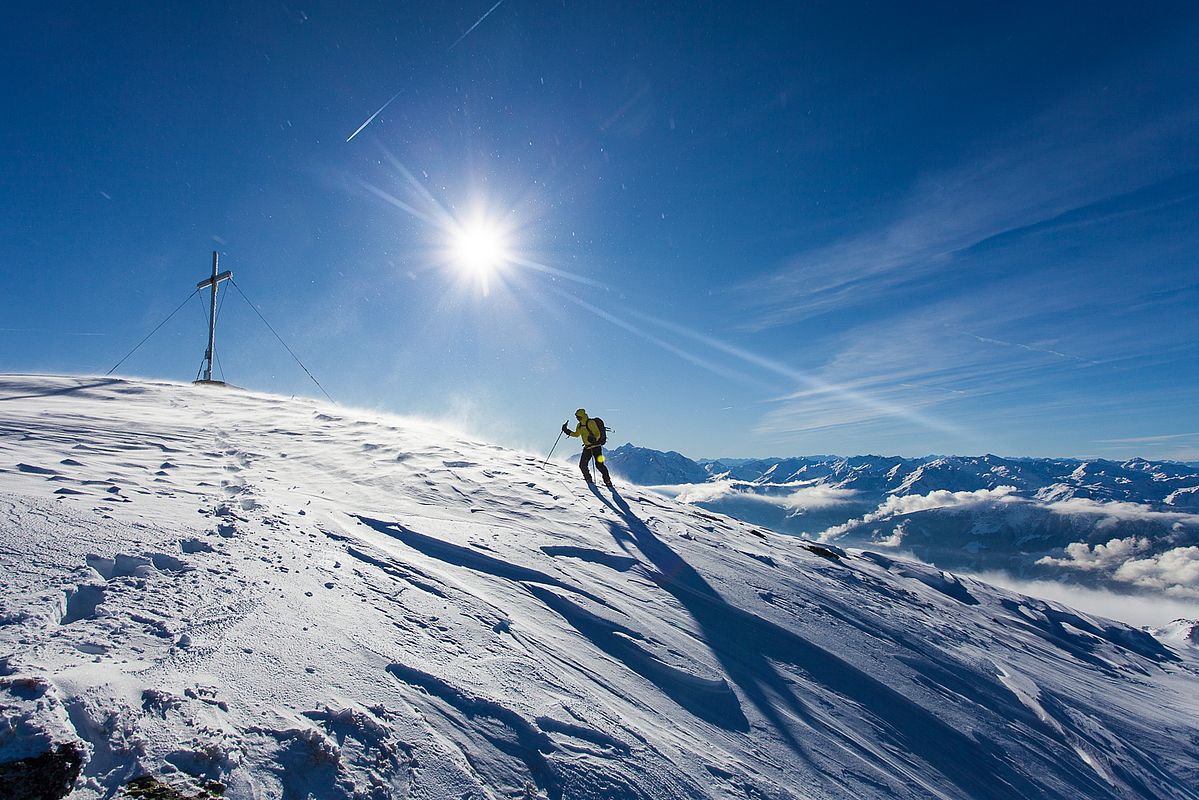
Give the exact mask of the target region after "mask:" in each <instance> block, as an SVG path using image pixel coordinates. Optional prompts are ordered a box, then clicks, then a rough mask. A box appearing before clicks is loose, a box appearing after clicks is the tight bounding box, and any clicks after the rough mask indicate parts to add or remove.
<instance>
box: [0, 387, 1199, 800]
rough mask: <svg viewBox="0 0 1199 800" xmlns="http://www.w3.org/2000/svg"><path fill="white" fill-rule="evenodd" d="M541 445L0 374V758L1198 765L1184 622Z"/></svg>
mask: <svg viewBox="0 0 1199 800" xmlns="http://www.w3.org/2000/svg"><path fill="white" fill-rule="evenodd" d="M540 462H541V459H540V457H538V456H535V455H530V454H524V453H519V452H514V451H511V450H505V449H502V448H499V447H496V446H493V445H490V444H486V443H483V442H478V441H471V440H467V439H464V438H462V437H460V436H458V435H456V434H452V433H448V432H445V431H441V430H438V429H436V428H433V427H430V426H427V425H423V424H420V423H416V422H412V421H407V420H402V419H397V418H392V417H383V416H379V415H374V414H365V413H361V412H354V411H349V410H345V409H339V408H335V407H331V406H328V405H324V404H319V403H315V402H311V401H306V400H289V399H284V398H280V397H272V396H266V395H258V394H252V393H248V392H239V391H234V390H216V389H212V388H207V387H193V386H190V385H181V384H171V383H164V382H145V381H125V380H115V379H76V378H52V377H21V376H7V377H0V476H2V477H0V567H2V569H3V577H2V578H0V581H3V589H4V591H3V594H2V597H0V775H3V769H4V767H3V764H4V763H5V762H12V761H16V760H20V759H27V758H30V757H33V756H36V755H39V754H41V753H44V752H46V751H47V750H49V749H51V748H52V747H53V746H59V745H63V744H69V743H72V742H76V743H79V744H80V745H81V747H82V750H83V753H84V757H85V758H84V764H83V767H82V774H81V776H80V778H79V780H78V782H77V784H76V788H75V792H74V794H73V795H72V797H74V798H86V799H87V800H91V798H101V797H111V796H113V794H114V793H115V792H116V791H117V790H118V788H119V787H121V786H123V785H125V784H126V783H127V782H128V781H129V780H130V779H132V778H135V777H137V776H141V775H147V774H150V775H155V776H158V777H159V778H160V779H162V780H164V781H165V782H167V783H170V784H172V785H174V786H177V787H179V788H180V789H183V790H185V791H195V790H198V789H199V788H200V787H201V786H202V785H203V784H204V782H205V781H219V782H220V783H221V784H223V786H224V787H225V788H224V794H225V796H226V797H229V798H237V799H239V800H240V798H246V799H247V800H248V799H249V798H255V800H261V799H264V798H305V797H310V796H311V797H314V798H378V799H380V800H382V799H383V798H439V799H440V798H450V797H453V798H465V797H495V798H498V797H538V796H540V797H548V798H569V799H570V800H575V799H576V798H595V799H596V800H598V799H599V798H608V799H613V798H614V799H616V800H621V799H623V798H734V797H736V798H744V797H753V798H779V799H781V798H816V797H819V798H842V797H844V798H850V797H852V798H863V799H869V798H894V797H900V798H928V797H937V798H980V799H991V798H994V800H999V799H1000V798H1003V799H1004V800H1008V799H1009V798H1079V797H1087V798H1127V797H1145V798H1148V797H1155V798H1199V789H1197V788H1196V786H1197V785H1199V722H1197V720H1199V713H1197V712H1199V654H1197V652H1196V648H1194V647H1191V646H1190V645H1189V644H1185V642H1189V641H1191V640H1190V639H1188V638H1187V636H1189V634H1186V635H1183V634H1179V633H1178V632H1177V631H1175V630H1174V629H1171V630H1170V631H1169V632H1168V633H1169V634H1170V635H1169V636H1167V637H1164V638H1163V639H1162V640H1159V639H1155V638H1154V637H1153V636H1151V635H1149V634H1148V633H1146V632H1144V631H1141V630H1137V629H1134V628H1130V627H1128V626H1125V625H1122V624H1119V623H1115V622H1112V621H1110V620H1105V619H1101V618H1095V617H1090V616H1087V615H1085V614H1081V613H1079V612H1075V611H1072V610H1070V609H1068V608H1066V607H1064V606H1060V605H1056V604H1052V603H1046V602H1042V601H1037V600H1033V599H1030V598H1027V597H1023V596H1021V595H1018V594H1014V593H1011V592H1007V591H1004V590H1000V589H996V588H993V587H991V586H988V585H986V584H984V583H981V582H978V581H973V580H969V579H964V578H958V577H956V576H953V575H951V574H949V573H945V572H941V571H939V570H937V569H935V568H930V567H928V566H924V565H920V564H916V563H909V562H904V561H900V560H895V559H891V558H888V557H885V556H882V555H878V554H875V553H870V552H865V551H859V550H840V549H837V548H834V547H831V546H828V545H816V544H813V543H810V542H806V541H803V540H800V539H796V538H793V537H790V536H780V535H775V534H772V533H769V532H764V531H761V530H758V529H755V528H752V527H751V526H749V525H747V524H744V523H740V522H736V521H734V520H731V519H729V518H726V517H718V516H714V515H712V514H708V513H704V512H703V511H700V510H697V509H695V508H693V507H689V506H686V505H682V504H678V503H676V502H674V501H671V500H669V499H666V498H664V497H662V496H660V495H657V494H654V493H652V492H649V491H646V490H643V489H638V488H629V489H620V492H619V494H610V493H608V492H606V491H604V490H600V491H599V492H598V493H592V492H589V491H587V490H586V489H585V488H584V487H583V486H582V484H581V482H580V480H579V478H578V475H577V474H576V472H575V471H574V470H572V469H570V468H567V467H562V466H560V465H556V464H551V465H549V466H548V467H545V468H542V467H541V463H540ZM1180 625H1181V623H1180ZM1179 630H1181V627H1179Z"/></svg>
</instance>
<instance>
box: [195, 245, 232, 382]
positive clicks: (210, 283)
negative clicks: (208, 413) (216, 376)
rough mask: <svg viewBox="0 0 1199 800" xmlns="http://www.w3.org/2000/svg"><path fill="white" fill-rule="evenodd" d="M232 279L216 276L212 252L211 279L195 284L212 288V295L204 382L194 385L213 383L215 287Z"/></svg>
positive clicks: (223, 274) (209, 306)
mask: <svg viewBox="0 0 1199 800" xmlns="http://www.w3.org/2000/svg"><path fill="white" fill-rule="evenodd" d="M232 279H233V273H232V272H229V271H226V272H222V273H220V274H219V275H218V274H217V252H216V251H215V250H213V251H212V277H211V278H208V279H207V280H203V281H200V282H199V283H197V284H196V288H197V289H205V288H208V287H212V295H211V299H210V300H209V304H208V349H207V350H205V351H204V363H205V366H204V380H203V381H196V383H214V381H213V380H212V360H213V358H214V356H215V354H216V287H217V284H219V283H220V282H221V281H227V280H232Z"/></svg>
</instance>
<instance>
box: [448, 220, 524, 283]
mask: <svg viewBox="0 0 1199 800" xmlns="http://www.w3.org/2000/svg"><path fill="white" fill-rule="evenodd" d="M450 250H451V255H452V257H453V261H454V263H455V264H456V265H457V266H458V267H460V268H461V269H462V270H463V271H465V272H466V273H467V274H469V275H472V276H474V277H477V278H486V277H487V276H488V275H490V274H491V273H493V272H495V271H496V270H498V269H500V268H502V267H503V266H504V264H505V263H507V261H508V260H509V258H510V257H511V255H510V253H509V251H508V242H507V237H505V236H504V234H503V232H502V231H501V230H500V229H499V228H497V227H496V226H495V225H492V224H488V223H486V222H473V223H469V224H467V225H463V226H461V227H459V228H458V229H457V230H455V231H454V233H453V238H452V241H451V245H450Z"/></svg>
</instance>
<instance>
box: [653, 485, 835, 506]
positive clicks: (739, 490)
mask: <svg viewBox="0 0 1199 800" xmlns="http://www.w3.org/2000/svg"><path fill="white" fill-rule="evenodd" d="M654 488H655V489H657V490H658V491H660V492H663V493H665V494H668V495H671V496H672V497H674V499H675V500H678V501H679V502H681V503H716V502H719V501H721V500H730V499H736V500H749V501H751V502H758V503H763V504H766V505H772V506H777V507H779V508H782V509H785V510H786V511H789V512H792V513H796V514H802V513H803V512H805V511H816V510H822V509H827V508H838V507H841V506H846V505H849V504H851V503H853V502H854V501H855V499H856V498H857V496H858V492H857V491H855V490H853V489H839V488H837V487H835V486H802V487H800V488H797V489H793V490H790V491H787V489H788V488H789V487H788V485H787V484H754V483H747V482H745V481H735V480H718V481H709V482H707V483H684V484H680V485H678V486H656V487H654ZM759 488H766V489H775V490H778V491H779V492H781V493H777V494H763V493H761V492H758V491H755V489H759Z"/></svg>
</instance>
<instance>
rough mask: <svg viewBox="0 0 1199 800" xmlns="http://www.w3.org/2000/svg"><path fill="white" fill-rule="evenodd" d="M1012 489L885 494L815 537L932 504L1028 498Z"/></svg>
mask: <svg viewBox="0 0 1199 800" xmlns="http://www.w3.org/2000/svg"><path fill="white" fill-rule="evenodd" d="M1015 492H1016V487H1015V486H996V487H995V488H994V489H978V490H977V491H973V492H951V491H949V490H947V489H938V490H937V491H935V492H929V493H928V494H909V495H903V496H893V497H888V498H887V499H886V500H885V501H884V502H882V503H881V504H879V507H878V508H877V509H875V510H874V511H872V512H870V513H869V514H867V515H865V516H864V517H858V518H857V519H851V520H849V521H848V522H846V523H845V524H843V525H836V526H834V527H832V528H829V529H828V530H826V531H825V532H824V533H822V534H820V537H819V539H820V541H822V542H830V541H833V540H834V539H837V538H839V537H841V536H843V535H845V534H846V533H848V532H849V531H851V530H852V529H854V528H856V527H858V526H861V525H870V524H872V523H875V522H882V521H884V520H888V519H890V518H892V517H896V516H899V515H901V514H912V513H915V512H917V511H931V510H932V509H935V508H963V507H968V506H978V505H983V504H985V503H1012V504H1017V503H1027V502H1029V501H1027V500H1025V499H1024V498H1022V497H1019V496H1017V495H1016V494H1015ZM893 538H894V537H893ZM900 538H902V537H900ZM896 541H897V542H898V541H899V540H898V539H897V540H896Z"/></svg>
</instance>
